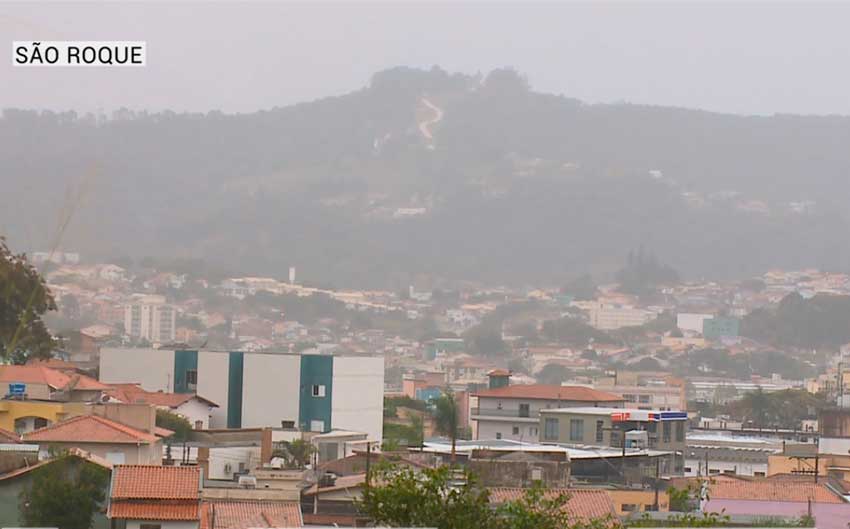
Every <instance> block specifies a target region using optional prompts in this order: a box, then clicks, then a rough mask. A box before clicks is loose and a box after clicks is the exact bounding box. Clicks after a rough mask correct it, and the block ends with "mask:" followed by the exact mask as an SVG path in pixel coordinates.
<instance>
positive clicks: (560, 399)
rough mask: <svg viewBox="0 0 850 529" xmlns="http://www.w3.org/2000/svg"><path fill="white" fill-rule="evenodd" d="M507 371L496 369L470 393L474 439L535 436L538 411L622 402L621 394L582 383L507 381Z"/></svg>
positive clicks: (619, 404) (518, 439)
mask: <svg viewBox="0 0 850 529" xmlns="http://www.w3.org/2000/svg"><path fill="white" fill-rule="evenodd" d="M509 381H510V373H508V372H506V371H496V372H494V373H491V375H490V377H489V387H488V388H487V389H484V390H479V391H477V392H474V393H473V394H472V398H473V399H477V406H476V405H473V407H472V409H471V411H470V420H471V421H472V424H473V436H474V438H475V439H511V440H515V441H522V440H526V441H529V440H537V439H538V438H539V436H540V432H539V423H540V412H541V410H546V409H549V408H567V407H572V406H609V407H610V406H622V405H623V397H622V396H619V395H615V394H613V393H607V392H604V391H598V390H595V389H591V388H587V387H582V386H555V385H546V384H518V385H510V382H509Z"/></svg>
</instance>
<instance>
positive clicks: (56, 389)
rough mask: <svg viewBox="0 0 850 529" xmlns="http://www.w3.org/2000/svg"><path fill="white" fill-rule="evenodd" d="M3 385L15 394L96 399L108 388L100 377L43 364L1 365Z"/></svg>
mask: <svg viewBox="0 0 850 529" xmlns="http://www.w3.org/2000/svg"><path fill="white" fill-rule="evenodd" d="M0 387H2V389H3V390H4V391H5V395H7V396H9V397H12V398H22V399H33V400H57V401H62V402H92V401H97V400H99V399H100V395H101V393H102V392H103V391H104V390H106V389H108V387H107V386H106V385H104V384H101V383H100V382H98V381H97V380H95V379H93V378H91V377H88V376H86V375H82V374H79V373H68V372H65V371H60V370H58V369H53V368H50V367H47V366H46V365H43V364H38V363H35V364H27V365H22V366H19V365H6V366H0Z"/></svg>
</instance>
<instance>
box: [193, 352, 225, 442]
mask: <svg viewBox="0 0 850 529" xmlns="http://www.w3.org/2000/svg"><path fill="white" fill-rule="evenodd" d="M228 362H229V353H212V352H209V351H200V352H198V395H200V396H202V397H204V398H207V399H210V400H211V401H213V402H215V403H216V404H218V408H213V410H212V412H211V413H210V423H209V427H210V428H226V427H227V372H228Z"/></svg>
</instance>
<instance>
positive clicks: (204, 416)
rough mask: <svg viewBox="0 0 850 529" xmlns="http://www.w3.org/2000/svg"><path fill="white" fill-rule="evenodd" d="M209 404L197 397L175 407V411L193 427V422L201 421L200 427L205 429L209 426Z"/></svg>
mask: <svg viewBox="0 0 850 529" xmlns="http://www.w3.org/2000/svg"><path fill="white" fill-rule="evenodd" d="M214 409H215V408H212V409H211V408H210V406H209V405H208V404H206V403H204V402H202V401H199V400H198V399H191V400H188V401H186V402H184V403H183V404H181V405H180V406H178V407H177V409H176V410H173V411H176V412H177V413H178V414H179V415H182V416H183V417H185V418H186V420H187V421H189V423H191V425H192V428H194V427H195V422H196V421H200V422H201V428H202V429H204V430H206V429H208V428H209V427H210V415H211V414H212V410H214Z"/></svg>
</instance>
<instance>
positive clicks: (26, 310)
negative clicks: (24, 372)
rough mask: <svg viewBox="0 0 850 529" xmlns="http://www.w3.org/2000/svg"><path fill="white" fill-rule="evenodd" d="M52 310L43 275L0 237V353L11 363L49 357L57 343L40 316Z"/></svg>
mask: <svg viewBox="0 0 850 529" xmlns="http://www.w3.org/2000/svg"><path fill="white" fill-rule="evenodd" d="M55 310H56V302H55V301H54V299H53V296H52V295H51V294H50V291H49V290H48V288H47V284H46V283H45V281H44V278H43V277H42V276H41V275H40V274H39V273H38V271H37V270H36V269H35V267H33V266H32V265H31V264H30V263H29V262H28V261H27V259H26V256H25V255H24V254H14V253H12V252H11V250H9V247H8V246H7V245H6V239H5V238H4V237H0V354H2V355H3V357H4V358H6V359H9V360H13V361H15V363H23V362H24V361H26V359H27V358H28V357H30V356H33V357H37V358H50V355H51V353H52V351H53V349H54V348H55V347H56V345H57V344H56V340H55V339H54V338H53V336H51V335H50V332H49V331H48V330H47V326H46V325H45V324H44V322H43V321H42V319H41V318H42V316H43V315H44V313H45V312H48V311H55Z"/></svg>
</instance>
